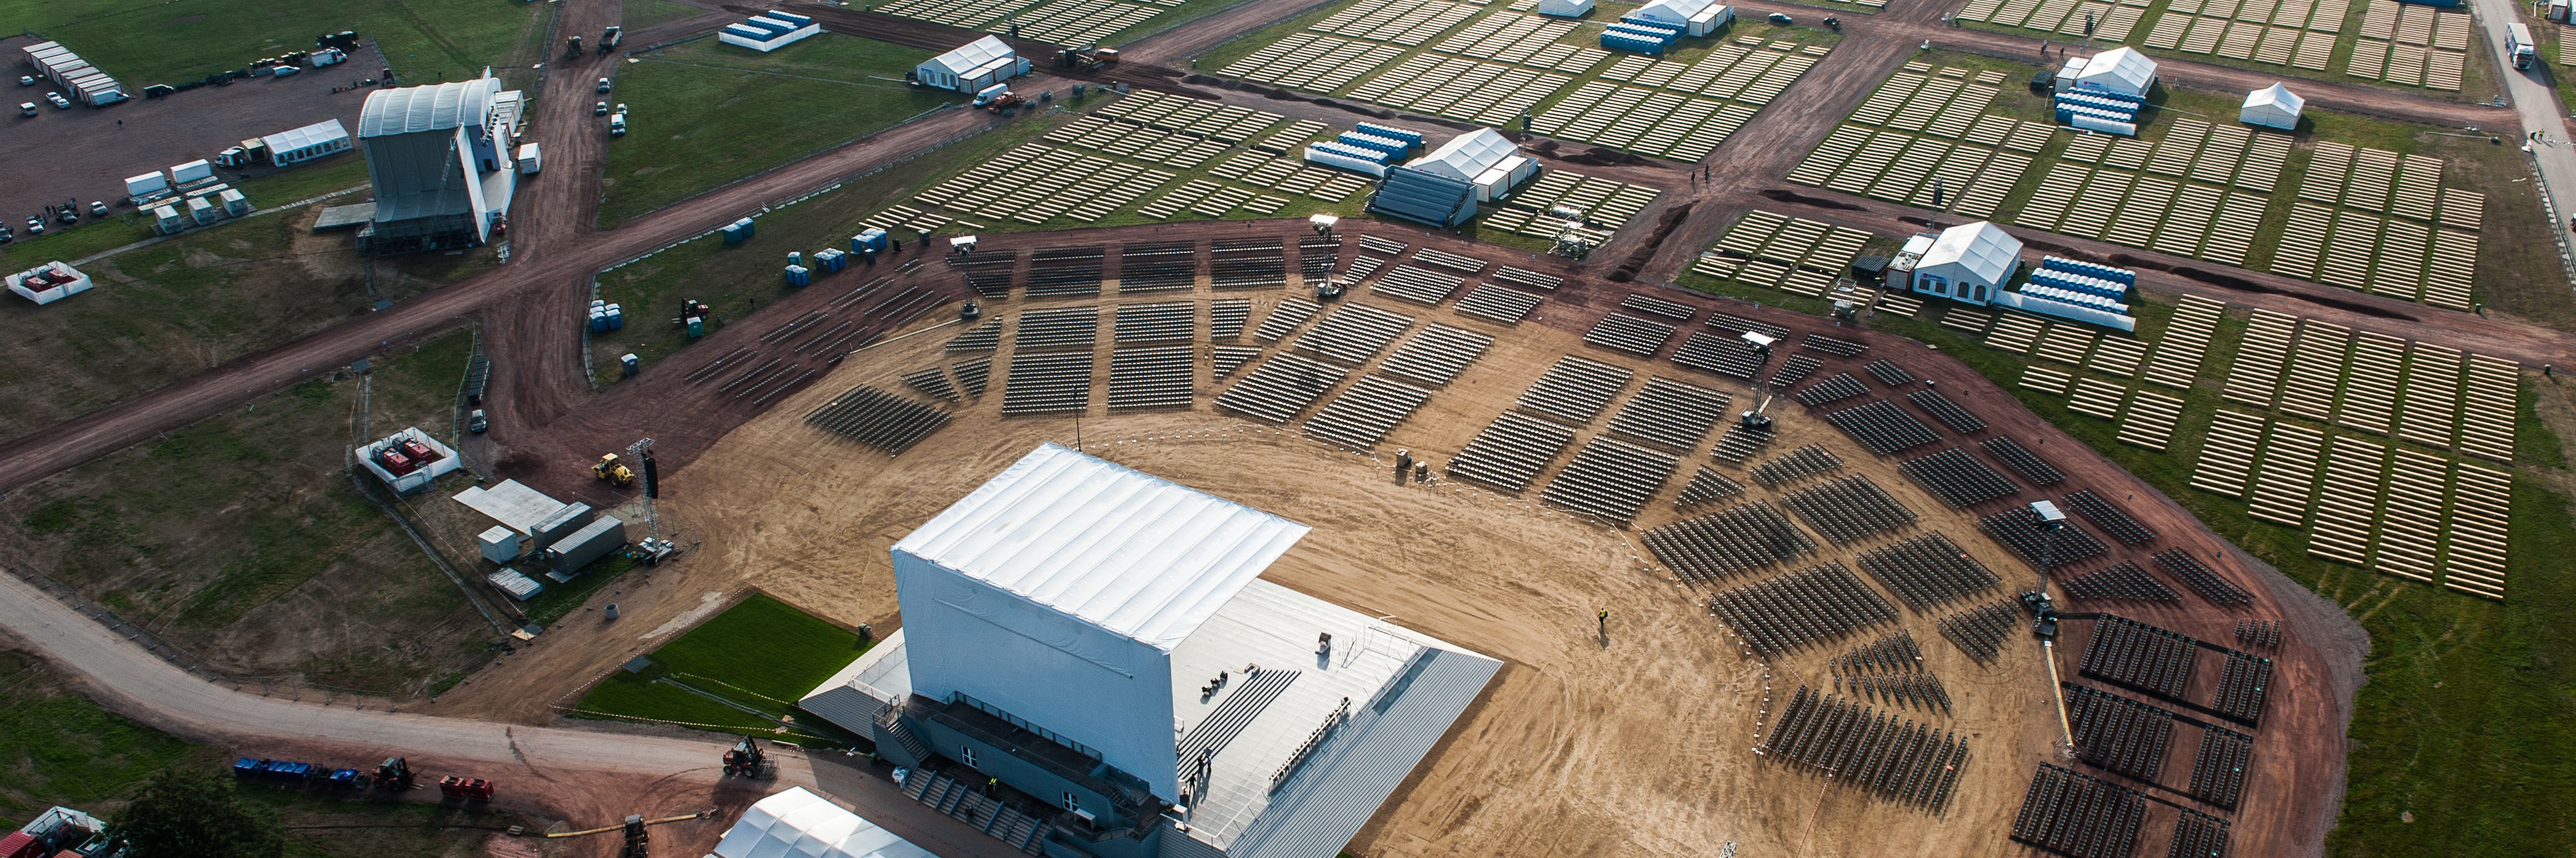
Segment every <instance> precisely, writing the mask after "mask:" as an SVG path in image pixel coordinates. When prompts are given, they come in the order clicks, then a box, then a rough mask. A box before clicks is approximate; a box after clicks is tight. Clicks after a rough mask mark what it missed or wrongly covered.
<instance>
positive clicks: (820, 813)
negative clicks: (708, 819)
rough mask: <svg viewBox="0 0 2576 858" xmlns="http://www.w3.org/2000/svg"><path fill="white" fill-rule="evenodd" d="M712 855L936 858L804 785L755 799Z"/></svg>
mask: <svg viewBox="0 0 2576 858" xmlns="http://www.w3.org/2000/svg"><path fill="white" fill-rule="evenodd" d="M709 858H932V856H931V854H930V850H927V849H923V848H921V847H919V846H915V845H913V844H912V841H909V840H905V839H903V838H901V837H896V836H894V833H893V832H890V831H887V830H885V829H884V828H881V827H878V825H877V824H876V823H873V822H869V821H868V820H867V818H866V817H862V816H860V815H858V814H855V813H851V812H849V811H847V810H843V809H842V808H841V806H840V805H836V804H833V803H831V802H830V801H827V800H825V799H824V798H823V797H822V796H819V795H815V794H813V793H811V792H807V791H806V789H805V788H804V787H789V788H788V789H787V791H786V792H782V793H779V794H777V795H773V796H770V797H768V798H764V799H761V800H759V801H757V802H753V803H752V805H751V807H750V808H748V809H745V810H744V811H743V812H742V819H740V820H737V821H735V822H734V824H733V827H732V828H729V829H726V830H725V835H724V839H722V840H719V841H716V848H715V851H714V852H713V853H711V854H710V856H709Z"/></svg>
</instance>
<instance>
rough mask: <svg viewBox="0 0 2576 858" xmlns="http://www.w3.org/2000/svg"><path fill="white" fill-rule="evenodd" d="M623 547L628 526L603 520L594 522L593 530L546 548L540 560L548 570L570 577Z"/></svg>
mask: <svg viewBox="0 0 2576 858" xmlns="http://www.w3.org/2000/svg"><path fill="white" fill-rule="evenodd" d="M624 547H626V523H625V522H622V521H618V520H617V519H614V518H609V517H605V516H603V517H601V518H600V519H599V520H597V521H593V522H591V523H590V526H588V527H584V528H582V529H581V530H579V531H576V532H574V533H573V534H572V535H570V536H566V537H564V538H563V539H561V540H558V541H556V542H555V544H553V545H549V546H546V549H545V551H543V552H541V553H540V555H539V557H540V559H542V560H544V561H545V564H546V566H547V568H549V569H552V570H554V571H556V572H559V573H562V574H565V575H571V574H574V573H577V572H579V571H580V570H581V569H582V567H585V566H589V565H590V564H591V562H592V561H595V560H598V559H599V558H602V557H606V556H608V553H609V552H612V551H616V550H617V549H620V548H624Z"/></svg>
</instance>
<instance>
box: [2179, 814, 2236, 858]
mask: <svg viewBox="0 0 2576 858" xmlns="http://www.w3.org/2000/svg"><path fill="white" fill-rule="evenodd" d="M2227 830H2228V826H2227V820H2224V819H2220V818H2218V817H2215V816H2211V815H2209V814H2206V813H2202V812H2200V811H2197V810H2193V809H2191V808H2187V807H2186V808H2183V809H2182V816H2181V817H2180V818H2177V819H2175V820H2174V836H2173V846H2172V848H2169V849H2167V850H2165V855H2166V858H2227Z"/></svg>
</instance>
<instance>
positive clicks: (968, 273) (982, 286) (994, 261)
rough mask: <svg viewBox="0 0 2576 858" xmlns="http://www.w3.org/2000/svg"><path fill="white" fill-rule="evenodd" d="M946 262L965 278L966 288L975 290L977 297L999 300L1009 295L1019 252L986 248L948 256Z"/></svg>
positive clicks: (1016, 270) (1017, 264)
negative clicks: (962, 254)
mask: <svg viewBox="0 0 2576 858" xmlns="http://www.w3.org/2000/svg"><path fill="white" fill-rule="evenodd" d="M948 264H949V265H950V266H952V267H954V268H956V269H957V271H958V273H959V274H960V275H962V276H964V277H965V278H966V286H967V288H970V289H973V290H975V294H976V295H977V296H978V297H982V298H986V299H990V300H1001V299H1005V298H1009V297H1011V282H1012V279H1013V275H1014V274H1016V273H1017V272H1018V269H1019V266H1020V252H1019V251H1017V250H1003V251H991V250H987V251H984V252H982V253H974V254H968V255H966V256H963V257H959V256H950V257H948Z"/></svg>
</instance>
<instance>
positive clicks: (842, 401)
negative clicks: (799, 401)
mask: <svg viewBox="0 0 2576 858" xmlns="http://www.w3.org/2000/svg"><path fill="white" fill-rule="evenodd" d="M805 422H807V423H810V424H813V425H815V426H818V427H821V428H822V429H823V430H824V431H827V432H832V433H835V434H838V435H842V436H844V437H847V438H849V439H850V440H853V441H857V442H859V443H861V444H866V445H868V446H870V447H875V448H877V449H879V450H884V451H885V452H886V453H887V454H888V455H896V456H899V455H902V454H903V451H905V450H908V449H911V447H912V445H914V444H917V443H920V442H921V439H923V438H927V437H930V433H932V432H937V431H939V428H940V427H942V426H946V425H948V412H946V411H942V410H939V409H938V408H934V407H931V406H928V405H923V404H921V403H918V402H914V401H912V400H909V399H905V398H903V397H901V396H896V395H894V394H892V393H887V392H885V391H883V390H878V389H876V388H873V387H868V386H866V385H860V386H858V387H853V388H850V390H849V392H847V393H843V394H841V395H840V396H836V397H833V398H832V401H830V402H826V403H823V405H822V407H819V408H816V409H814V412H813V413H811V414H808V415H805Z"/></svg>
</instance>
